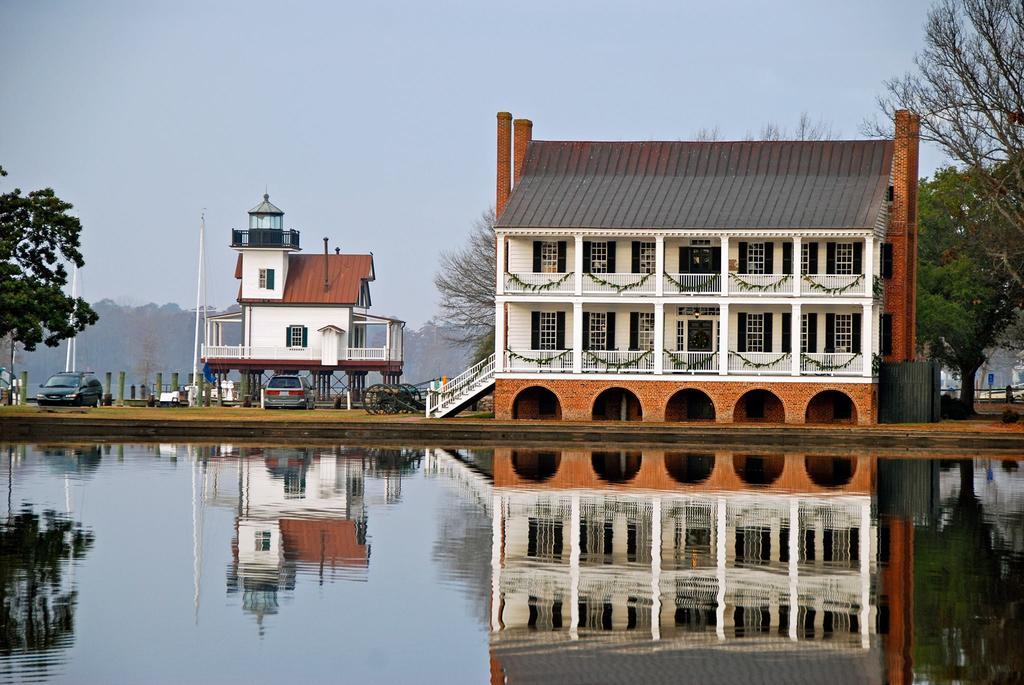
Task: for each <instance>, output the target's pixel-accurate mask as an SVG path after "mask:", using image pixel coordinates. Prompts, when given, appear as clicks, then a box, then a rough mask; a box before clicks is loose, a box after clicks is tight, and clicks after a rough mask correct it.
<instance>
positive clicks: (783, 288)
mask: <svg viewBox="0 0 1024 685" xmlns="http://www.w3.org/2000/svg"><path fill="white" fill-rule="evenodd" d="M729 294H730V295H792V294H793V275H792V274H736V273H730V274H729Z"/></svg>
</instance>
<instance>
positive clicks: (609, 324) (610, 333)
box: [605, 312, 615, 350]
mask: <svg viewBox="0 0 1024 685" xmlns="http://www.w3.org/2000/svg"><path fill="white" fill-rule="evenodd" d="M605 330H606V333H605V341H606V343H607V344H606V347H605V349H606V350H614V349H615V312H608V316H607V321H606V322H605Z"/></svg>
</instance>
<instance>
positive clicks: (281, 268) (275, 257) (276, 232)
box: [231, 194, 299, 301]
mask: <svg viewBox="0 0 1024 685" xmlns="http://www.w3.org/2000/svg"><path fill="white" fill-rule="evenodd" d="M231 247H232V248H234V249H235V250H237V251H238V252H239V253H240V254H241V255H242V259H241V271H242V273H241V275H240V276H241V280H242V291H241V299H252V300H268V301H273V300H277V301H280V300H281V298H282V297H283V295H284V285H285V282H286V281H287V279H288V255H289V254H290V253H292V252H295V251H297V250H298V249H299V232H298V231H293V230H287V231H286V230H284V212H283V211H281V210H280V209H279V208H277V207H276V206H274V205H273V204H272V203H271V202H270V196H269V195H267V194H264V195H263V202H261V203H259V204H258V205H256V206H255V207H253V208H252V209H250V210H249V228H248V229H247V230H238V229H235V230H232V231H231Z"/></svg>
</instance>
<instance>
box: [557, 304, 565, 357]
mask: <svg viewBox="0 0 1024 685" xmlns="http://www.w3.org/2000/svg"><path fill="white" fill-rule="evenodd" d="M555 349H556V350H564V349H565V312H556V313H555Z"/></svg>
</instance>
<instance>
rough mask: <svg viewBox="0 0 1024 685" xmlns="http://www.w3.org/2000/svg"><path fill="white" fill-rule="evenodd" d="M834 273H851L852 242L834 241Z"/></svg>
mask: <svg viewBox="0 0 1024 685" xmlns="http://www.w3.org/2000/svg"><path fill="white" fill-rule="evenodd" d="M836 273H837V274H852V273H853V243H836Z"/></svg>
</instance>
